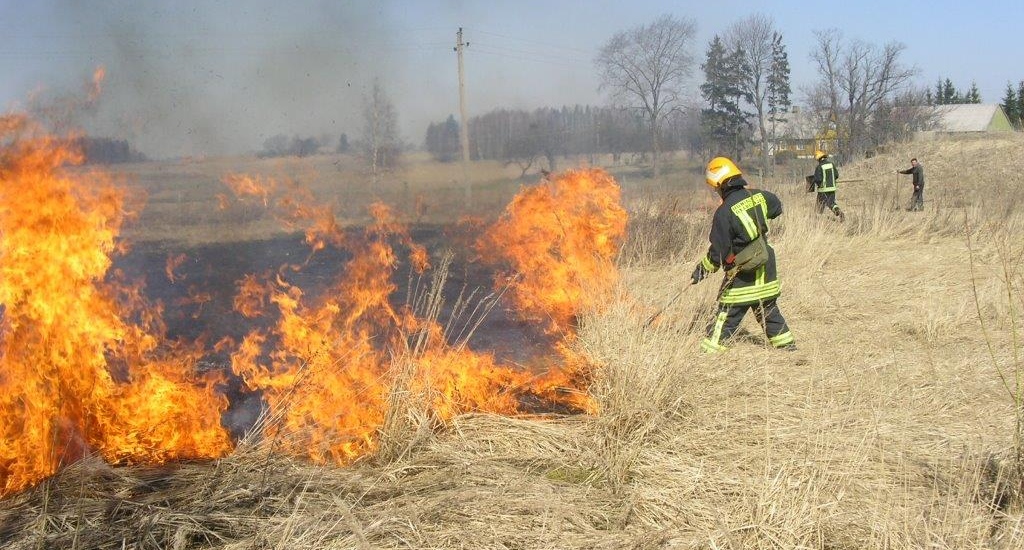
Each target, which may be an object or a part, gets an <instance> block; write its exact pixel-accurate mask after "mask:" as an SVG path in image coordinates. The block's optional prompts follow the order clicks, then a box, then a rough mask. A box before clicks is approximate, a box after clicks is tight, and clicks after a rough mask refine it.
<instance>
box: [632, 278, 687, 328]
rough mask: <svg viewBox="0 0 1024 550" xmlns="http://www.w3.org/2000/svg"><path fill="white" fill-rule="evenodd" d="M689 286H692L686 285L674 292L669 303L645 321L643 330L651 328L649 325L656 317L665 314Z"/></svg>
mask: <svg viewBox="0 0 1024 550" xmlns="http://www.w3.org/2000/svg"><path fill="white" fill-rule="evenodd" d="M691 286H693V285H686V286H684V287H683V288H680V289H679V291H678V292H676V293H675V295H673V296H672V298H670V299H669V301H668V302H666V303H665V305H664V306H661V309H659V310H658V311H655V312H654V315H651V317H650V318H649V319H647V322H646V323H644V328H647V327H649V326H651V323H653V322H654V321H655V320H656V319H657V318H658V317H661V314H662V313H665V310H666V309H668V308H669V307H671V306H672V304H674V303H676V300H678V299H679V297H680V296H682V295H683V293H684V292H686V289H688V288H690V287H691Z"/></svg>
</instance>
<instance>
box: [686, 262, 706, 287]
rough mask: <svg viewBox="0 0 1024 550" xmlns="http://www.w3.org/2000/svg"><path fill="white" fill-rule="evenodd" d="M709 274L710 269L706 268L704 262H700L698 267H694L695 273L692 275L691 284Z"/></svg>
mask: <svg viewBox="0 0 1024 550" xmlns="http://www.w3.org/2000/svg"><path fill="white" fill-rule="evenodd" d="M707 276H708V270H707V269H705V268H704V264H703V263H698V264H697V267H695V268H693V275H690V284H691V285H695V284H697V283H699V282H701V281H703V280H704V278H705V277H707Z"/></svg>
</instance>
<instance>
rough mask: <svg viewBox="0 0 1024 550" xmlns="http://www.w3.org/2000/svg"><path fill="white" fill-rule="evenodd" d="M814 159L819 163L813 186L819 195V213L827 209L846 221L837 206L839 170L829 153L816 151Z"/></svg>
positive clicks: (815, 168)
mask: <svg viewBox="0 0 1024 550" xmlns="http://www.w3.org/2000/svg"><path fill="white" fill-rule="evenodd" d="M814 159H815V160H817V161H818V165H817V166H815V167H814V175H812V176H811V184H812V186H813V188H814V191H816V193H817V199H818V213H819V214H820V213H822V212H824V211H825V209H828V210H830V211H831V212H832V213H833V214H835V215H836V217H837V218H839V221H844V220H845V219H846V215H845V214H843V211H842V209H840V208H839V205H838V204H836V184H838V183H839V168H838V167H836V165H835V163H834V162H832V159H831V158H829V156H828V153H826V152H824V151H815V152H814Z"/></svg>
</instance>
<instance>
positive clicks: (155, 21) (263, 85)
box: [62, 3, 401, 158]
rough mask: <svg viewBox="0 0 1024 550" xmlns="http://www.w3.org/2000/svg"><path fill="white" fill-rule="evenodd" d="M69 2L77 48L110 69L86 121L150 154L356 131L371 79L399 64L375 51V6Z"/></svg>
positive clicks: (379, 24) (221, 150) (379, 23)
mask: <svg viewBox="0 0 1024 550" xmlns="http://www.w3.org/2000/svg"><path fill="white" fill-rule="evenodd" d="M75 5H76V6H79V7H78V8H77V10H76V11H69V12H67V13H63V14H62V16H67V17H70V18H73V19H74V20H76V22H77V25H78V27H77V28H78V29H79V33H80V35H81V40H80V41H79V43H78V45H77V47H78V48H81V49H82V50H83V51H86V52H92V55H91V56H90V59H89V61H90V62H93V63H95V64H96V65H100V64H102V65H104V66H105V67H106V69H107V79H106V81H105V82H104V85H103V94H102V96H101V99H100V102H99V105H98V108H97V109H96V112H95V114H94V115H93V116H91V117H89V119H88V120H87V121H86V122H85V125H86V129H87V130H88V131H89V132H91V133H94V134H96V135H106V136H111V137H117V138H124V139H128V140H129V141H130V142H131V143H132V145H133V146H134V147H136V148H138V149H139V150H140V151H142V152H143V153H145V154H147V155H149V156H151V157H157V158H160V157H168V156H187V155H223V154H237V153H246V152H254V151H256V150H258V149H260V147H261V146H262V145H263V144H264V142H265V141H266V140H267V139H268V138H269V137H271V136H275V135H278V134H288V135H302V136H306V135H323V134H328V135H333V136H340V135H341V133H343V132H345V133H347V134H348V135H350V136H353V135H356V134H357V133H358V128H359V126H360V124H361V121H360V108H361V104H362V102H361V98H362V95H363V93H364V90H365V89H366V87H367V86H369V84H370V82H371V81H372V79H373V77H374V76H379V77H380V78H381V79H382V81H383V82H385V83H387V82H389V81H390V80H397V79H396V78H395V77H394V75H395V74H396V73H398V72H400V71H401V66H400V65H401V64H400V63H395V64H389V63H388V62H387V61H388V60H389V59H390V58H389V57H388V56H386V55H380V54H379V52H377V51H376V50H377V49H380V45H381V44H382V43H383V42H381V40H380V38H375V37H380V36H386V35H383V34H382V33H383V32H384V29H386V24H385V21H384V20H383V16H382V15H381V14H380V13H378V12H377V11H376V8H374V6H373V5H372V4H370V5H362V6H359V5H351V4H350V3H345V4H339V5H337V6H335V5H324V6H320V7H319V8H318V9H317V10H301V11H300V10H294V11H293V10H289V9H287V7H280V6H277V5H266V6H263V7H248V8H247V7H244V6H245V4H238V5H237V6H235V5H234V4H233V5H232V6H234V7H231V6H224V5H220V4H212V3H211V4H209V5H208V6H207V7H205V8H204V10H208V11H209V12H210V13H207V14H206V16H204V15H203V14H198V13H195V12H188V11H174V8H171V7H167V6H171V5H172V4H169V3H168V4H162V3H151V4H150V3H138V4H131V3H125V4H123V5H120V6H117V7H111V6H110V5H109V4H105V5H102V6H97V5H94V4H93V3H81V4H75ZM282 5H283V6H287V3H282ZM233 10H234V11H236V12H237V13H232V11H233ZM214 21H215V22H216V24H213V22H214ZM92 68H93V67H92V66H89V65H88V63H83V67H82V71H83V73H88V72H91V70H92ZM392 94H394V92H392Z"/></svg>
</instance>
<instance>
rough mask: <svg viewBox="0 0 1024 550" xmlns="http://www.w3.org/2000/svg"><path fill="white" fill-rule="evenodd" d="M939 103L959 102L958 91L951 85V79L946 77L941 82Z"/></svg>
mask: <svg viewBox="0 0 1024 550" xmlns="http://www.w3.org/2000/svg"><path fill="white" fill-rule="evenodd" d="M939 103H940V104H942V105H949V104H952V103H960V92H959V91H957V89H956V87H955V86H953V81H952V80H950V79H948V78H947V79H946V82H944V83H943V84H942V101H941V102H939Z"/></svg>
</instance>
